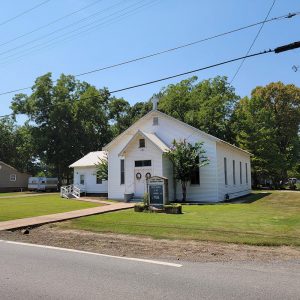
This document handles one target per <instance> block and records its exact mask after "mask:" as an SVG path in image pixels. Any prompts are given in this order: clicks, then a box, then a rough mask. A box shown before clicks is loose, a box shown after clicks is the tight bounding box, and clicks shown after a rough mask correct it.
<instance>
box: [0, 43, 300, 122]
mask: <svg viewBox="0 0 300 300" xmlns="http://www.w3.org/2000/svg"><path fill="white" fill-rule="evenodd" d="M297 48H300V41H298V42H294V43H291V44H288V45H283V46H280V47H276V48H275V49H269V50H265V51H260V52H257V53H253V54H248V55H245V56H241V57H237V58H232V59H229V60H226V61H222V62H219V63H215V64H212V65H209V66H206V67H202V68H198V69H194V70H190V71H186V72H183V73H179V74H175V75H171V76H168V77H163V78H159V79H155V80H152V81H148V82H144V83H140V84H136V85H132V86H129V87H125V88H121V89H117V90H113V91H111V92H109V93H110V94H115V93H118V92H121V91H126V90H130V89H134V88H138V87H141V86H145V85H150V84H153V83H156V82H161V81H165V80H168V79H172V78H176V77H180V76H184V75H188V74H191V73H196V72H200V71H203V70H207V69H211V68H215V67H218V66H221V65H225V64H229V63H232V62H235V61H238V60H243V59H248V58H251V57H255V56H260V55H264V54H268V53H272V52H274V53H276V54H278V53H282V52H285V51H289V50H293V49H297ZM94 97H95V96H92V97H91V96H89V97H83V98H80V99H81V100H84V99H91V98H94ZM96 97H97V96H96ZM52 106H53V105H49V106H47V108H51V107H52ZM13 115H14V114H13V113H11V114H7V115H3V116H0V118H4V117H9V116H13Z"/></svg>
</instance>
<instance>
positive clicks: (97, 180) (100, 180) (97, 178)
mask: <svg viewBox="0 0 300 300" xmlns="http://www.w3.org/2000/svg"><path fill="white" fill-rule="evenodd" d="M96 184H102V179H101V178H99V177H98V176H97V175H96Z"/></svg>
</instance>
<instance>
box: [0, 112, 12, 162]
mask: <svg viewBox="0 0 300 300" xmlns="http://www.w3.org/2000/svg"><path fill="white" fill-rule="evenodd" d="M0 141H1V142H0V160H2V161H3V162H5V163H7V164H12V163H13V160H14V156H15V151H14V148H15V124H14V121H13V120H12V119H11V118H3V119H0Z"/></svg>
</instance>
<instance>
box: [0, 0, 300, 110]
mask: <svg viewBox="0 0 300 300" xmlns="http://www.w3.org/2000/svg"><path fill="white" fill-rule="evenodd" d="M95 1H96V0H77V1H75V0H73V1H72V0H50V1H49V2H47V3H46V4H44V5H42V6H40V7H39V8H37V9H35V10H33V11H31V12H30V13H28V14H25V15H23V16H21V17H19V18H17V19H15V20H13V21H11V22H8V23H6V24H3V25H1V23H2V22H3V21H5V20H7V19H9V18H11V17H13V16H15V15H17V14H19V13H21V12H23V11H25V10H27V9H29V8H31V7H33V6H35V5H37V4H39V3H41V2H43V1H42V0H27V1H23V0H10V1H3V3H1V10H0V36H1V41H0V44H2V43H5V42H7V41H10V40H11V39H14V38H15V37H18V36H20V35H22V34H25V33H27V32H30V31H32V30H34V29H35V28H37V27H40V26H43V25H45V24H47V23H50V22H52V21H54V20H56V19H58V18H60V17H63V16H64V15H67V14H70V13H72V12H74V11H76V10H78V9H81V8H82V7H84V6H87V5H88V4H92V3H93V2H95ZM272 2H273V0H251V1H250V0H227V1H221V0H210V1H201V0H185V1H183V0H155V1H154V0H126V1H121V0H102V1H101V0H100V1H98V2H97V3H95V4H94V5H91V6H90V7H89V8H87V9H85V10H82V11H81V12H79V13H75V14H73V15H72V16H70V17H68V18H65V19H63V20H61V21H59V22H57V23H55V24H52V25H51V26H48V27H46V28H44V29H42V30H40V31H37V32H35V33H33V34H30V35H27V36H25V37H23V38H20V39H17V40H15V41H13V42H10V43H7V44H6V45H2V46H1V45H0V72H1V81H0V93H2V92H5V91H9V90H13V89H17V88H21V87H26V86H31V85H32V84H33V82H34V80H35V79H36V77H38V76H40V75H42V74H45V73H46V72H52V74H53V78H54V79H56V78H57V77H58V76H59V75H60V74H61V73H65V74H78V73H81V72H85V71H88V70H91V69H95V68H98V67H103V66H106V65H110V64H115V63H118V62H121V61H124V60H127V59H131V58H135V57H138V56H143V55H147V54H150V53H152V52H156V51H160V50H164V49H167V48H171V47H175V46H178V45H180V44H184V43H188V42H191V41H194V40H199V39H202V38H205V37H208V36H210V35H215V34H218V33H221V32H224V31H227V30H231V29H234V28H238V27H241V26H244V25H247V24H251V23H254V22H257V21H261V20H263V19H264V18H265V16H266V14H267V11H268V10H269V8H270V6H271V4H272ZM138 7H139V9H136V10H134V11H132V12H131V13H129V14H128V15H124V16H122V17H118V16H119V15H120V14H124V13H125V12H127V10H126V8H128V9H135V8H138ZM295 11H300V2H299V1H297V0H277V1H276V3H275V6H274V8H273V10H272V12H271V14H270V17H275V16H279V15H283V14H286V13H289V12H295ZM98 12H99V13H98ZM96 13H98V14H96ZM92 14H96V15H94V16H93V17H90V16H91V15H92ZM83 18H88V19H87V20H88V22H86V21H85V22H84V21H82V22H81V23H78V24H77V25H74V26H69V27H68V28H67V29H65V30H63V31H59V32H57V33H53V34H51V35H50V36H48V37H47V36H46V35H47V34H49V33H51V32H53V31H55V30H59V29H60V28H62V27H64V26H68V25H69V24H71V23H74V22H78V21H80V20H81V19H83ZM112 18H113V19H112ZM91 22H95V23H93V24H94V25H95V26H96V25H97V24H99V25H98V26H96V27H94V28H93V30H90V31H86V32H83V33H81V34H78V35H77V36H73V37H72V38H69V39H68V40H64V39H63V38H64V37H66V36H68V35H67V33H68V32H70V31H72V30H76V29H77V28H79V27H80V26H85V25H87V24H90V23H91ZM94 25H93V26H94ZM87 28H89V27H85V29H87ZM258 28H259V27H254V28H251V29H247V30H244V31H242V32H239V33H234V34H232V35H230V36H225V37H222V38H218V39H215V40H212V41H208V42H205V43H201V44H197V45H194V46H191V47H188V48H185V49H181V50H178V51H175V52H172V53H168V54H164V55H161V56H158V57H154V58H151V59H147V60H144V61H140V62H136V63H132V64H129V65H125V66H121V67H118V68H114V69H110V70H105V71H102V72H99V73H94V74H90V75H87V76H83V77H80V78H79V79H80V80H85V81H87V82H89V83H91V84H93V85H95V86H96V87H97V88H102V87H103V86H106V87H108V88H109V89H110V90H115V89H119V88H123V87H127V86H130V85H134V84H137V83H142V82H146V81H151V80H154V79H157V78H160V77H166V76H169V75H173V74H176V73H181V72H185V71H188V70H191V69H196V68H200V67H202V66H206V65H210V64H213V63H216V62H219V61H223V60H227V59H231V58H234V57H237V56H241V55H244V54H245V53H246V52H247V49H248V47H249V46H250V44H251V42H252V40H253V38H254V37H255V35H256V32H257V31H258ZM78 32H80V31H78ZM63 34H66V35H65V36H63V37H61V36H62V35H63ZM57 37H60V38H58V39H57ZM35 39H40V40H38V41H34V40H35ZM298 40H300V16H298V17H294V18H292V19H286V20H283V21H275V22H272V23H268V24H266V25H265V26H264V28H263V30H262V32H261V34H260V36H259V38H258V40H257V42H256V44H255V45H254V47H253V49H252V51H251V52H253V53H254V52H256V51H260V50H264V49H269V48H274V47H276V46H279V45H283V44H287V43H291V42H294V41H298ZM26 43H27V45H25V46H22V45H23V44H26ZM238 64H239V63H232V64H229V65H225V66H222V67H217V68H214V69H210V70H206V71H202V72H199V73H196V74H195V75H197V76H198V78H199V80H202V79H206V78H211V77H214V76H217V75H225V76H228V77H229V80H230V79H231V78H232V76H233V75H234V73H235V71H236V68H237V66H238ZM293 65H300V49H297V50H294V51H289V52H286V53H283V54H278V55H275V54H273V53H272V54H268V55H263V56H260V57H256V58H252V59H249V60H247V61H246V62H245V63H244V66H243V68H242V69H241V71H240V72H239V74H238V76H237V77H236V79H235V80H234V82H233V85H234V87H235V88H236V92H237V94H239V95H240V96H246V95H249V94H250V93H251V90H252V89H253V88H254V87H255V86H257V85H266V84H268V83H269V82H272V81H279V80H280V81H283V82H284V83H294V84H296V85H298V86H299V85H300V70H299V71H298V72H294V71H293V70H292V66H293ZM186 77H187V76H186ZM186 77H180V78H175V79H172V80H168V81H165V82H160V83H156V84H153V85H150V86H145V87H141V88H137V89H133V90H129V91H123V92H120V93H118V94H115V95H116V96H117V97H124V98H125V99H126V100H127V101H129V102H130V103H131V104H134V103H136V102H137V101H146V100H148V99H149V98H150V97H151V96H152V94H153V93H156V92H158V91H159V90H160V89H161V88H162V87H164V86H166V85H168V84H170V83H176V82H178V81H180V80H182V79H184V78H186ZM24 92H25V93H30V90H27V91H24ZM12 97H13V94H9V95H3V96H0V115H3V114H6V113H10V112H11V110H10V108H9V106H10V102H11V99H12Z"/></svg>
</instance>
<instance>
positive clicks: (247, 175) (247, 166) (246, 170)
mask: <svg viewBox="0 0 300 300" xmlns="http://www.w3.org/2000/svg"><path fill="white" fill-rule="evenodd" d="M245 165H246V183H248V164H247V163H246V164H245Z"/></svg>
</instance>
